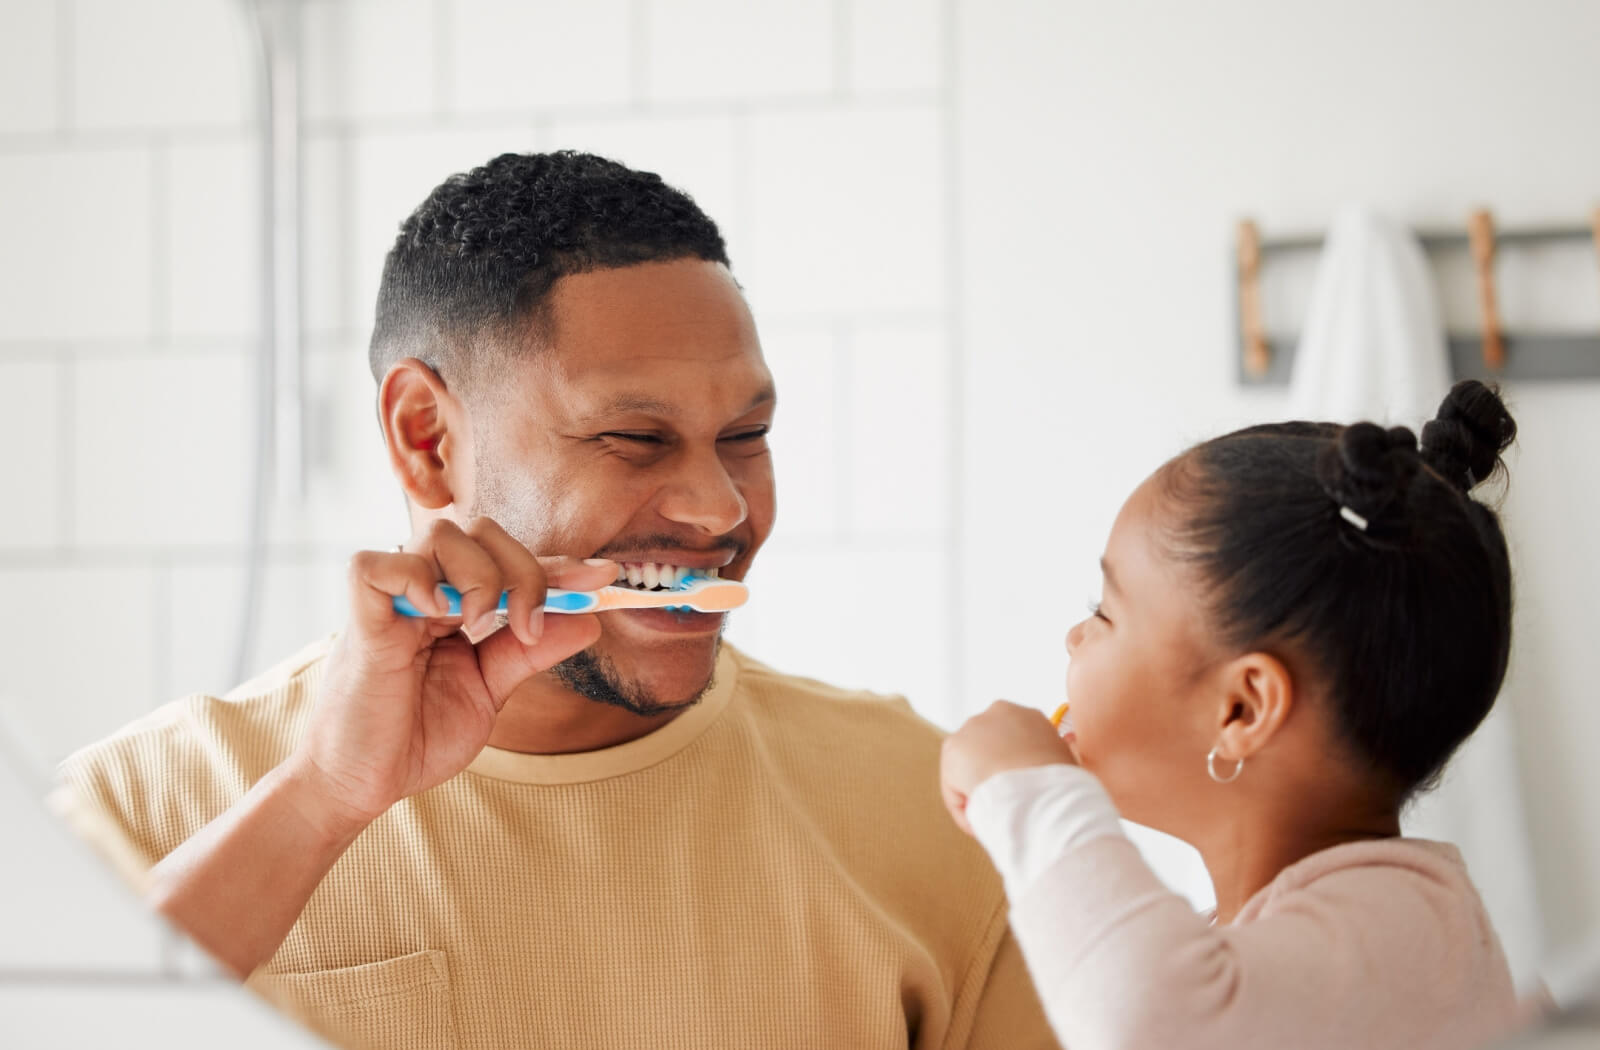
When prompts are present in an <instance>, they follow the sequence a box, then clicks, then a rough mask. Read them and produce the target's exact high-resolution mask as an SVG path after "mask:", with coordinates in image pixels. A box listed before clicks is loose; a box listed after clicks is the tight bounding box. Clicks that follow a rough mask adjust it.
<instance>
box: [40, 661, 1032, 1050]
mask: <svg viewBox="0 0 1600 1050" xmlns="http://www.w3.org/2000/svg"><path fill="white" fill-rule="evenodd" d="M327 648H328V645H327V643H326V642H324V643H319V644H318V645H316V646H313V647H312V648H311V649H308V650H307V651H305V652H304V653H302V654H300V655H299V656H298V657H296V658H295V659H293V660H291V661H289V662H287V663H285V664H283V665H281V666H280V667H278V668H277V669H275V670H274V671H273V672H269V674H268V675H266V676H264V677H262V678H260V679H257V680H255V681H254V682H252V683H248V684H247V685H246V686H243V687H240V689H238V690H235V691H234V692H233V693H231V694H229V696H228V697H227V698H215V697H208V696H194V697H189V698H187V699H184V700H181V701H178V702H176V703H173V704H169V705H167V706H166V707H164V708H162V709H160V710H159V711H157V712H155V713H154V714H152V715H150V716H149V717H147V718H145V719H143V720H141V721H139V722H136V723H134V724H133V725H131V726H129V727H128V728H127V729H125V730H124V731H122V732H121V733H119V734H117V735H116V736H114V737H112V738H111V739H109V740H106V741H104V742H102V743H100V744H97V745H94V746H92V747H90V748H88V749H86V750H84V751H81V752H79V753H78V754H76V755H74V756H73V757H71V758H69V759H68V760H67V761H66V763H65V764H64V765H63V767H62V777H63V786H62V790H61V791H60V792H59V793H58V799H59V803H60V805H61V808H62V809H63V810H64V812H65V813H66V814H67V816H68V817H69V819H70V820H71V821H72V822H73V824H74V825H75V826H76V827H77V828H78V829H79V830H80V831H81V832H83V833H84V834H85V835H86V836H88V837H89V838H90V839H91V840H92V841H93V842H94V843H95V844H96V845H97V846H98V847H99V848H100V849H101V851H102V852H104V853H105V854H106V855H107V856H108V857H110V858H111V859H112V860H113V861H114V862H115V863H117V864H118V866H119V867H121V868H122V869H123V870H124V872H125V873H126V874H127V875H128V876H129V877H130V878H134V879H139V878H140V877H142V875H143V874H144V873H145V872H147V871H148V869H149V868H150V867H151V866H152V865H154V864H155V863H156V862H157V861H158V860H160V859H161V858H162V857H164V856H165V855H166V854H167V853H169V852H171V851H172V850H173V849H174V848H175V847H176V846H177V845H178V844H179V843H181V842H182V841H183V840H184V839H186V838H188V837H189V836H190V835H193V834H194V833H195V832H196V831H198V830H199V829H200V828H201V827H202V826H204V825H205V824H206V823H207V822H209V821H210V820H212V819H213V818H215V817H216V816H217V815H218V814H220V813H221V812H222V811H223V810H224V809H226V808H227V807H228V806H229V805H231V804H232V803H234V802H235V801H237V800H238V799H239V798H240V796H242V795H243V794H244V793H245V791H246V790H247V789H248V788H249V787H250V785H252V784H254V783H255V782H256V781H257V780H258V779H260V777H261V776H262V775H263V774H264V773H266V772H267V770H268V769H270V768H271V767H272V766H274V765H275V764H277V763H278V762H280V761H282V760H283V759H284V757H285V756H286V755H287V754H288V753H289V751H290V749H291V747H292V746H293V744H294V742H295V740H296V739H297V738H298V736H299V734H300V733H301V731H302V730H303V728H304V726H305V723H306V718H307V715H308V714H309V712H310V710H311V707H312V704H313V703H314V701H315V698H316V696H317V692H318V689H319V683H320V681H321V678H322V668H323V659H324V656H325V654H326V652H327ZM938 750H939V733H938V731H937V730H936V729H935V728H933V727H932V726H930V725H929V724H928V723H926V722H924V721H922V720H921V719H920V718H918V717H917V716H916V715H915V714H913V713H912V711H911V709H910V707H909V706H908V705H907V704H906V703H905V701H903V700H901V699H898V698H884V697H879V696H875V695H872V694H865V693H855V692H844V691H841V690H838V689H834V688H831V687H829V686H826V685H823V684H821V683H818V682H813V681H809V680H805V679H800V678H793V677H789V676H786V675H782V674H779V673H777V672H775V671H773V670H771V669H770V668H767V667H765V666H763V665H761V664H759V663H757V662H755V661H753V660H751V659H749V658H748V657H745V656H744V655H742V654H740V653H738V652H736V651H734V650H733V649H732V648H731V647H724V650H723V654H722V656H721V658H720V660H719V661H718V664H717V674H716V682H715V685H714V686H713V687H712V690H711V691H710V692H709V693H708V694H707V695H706V696H705V697H704V698H703V699H702V700H701V701H700V702H699V703H698V704H697V705H695V706H694V707H693V708H691V709H689V710H688V711H687V712H685V713H684V714H682V715H680V716H679V717H678V718H677V719H675V720H674V721H672V722H670V723H668V724H667V725H666V726H665V727H663V728H662V729H660V730H657V731H656V732H654V733H651V734H650V735H649V736H646V737H643V738H641V739H638V740H634V741H632V742H629V743H626V744H622V745H620V746H618V747H614V748H608V749H606V750H602V751H595V752H589V753H585V754H574V755H525V754H518V753H515V752H509V751H502V750H498V749H495V748H487V749H485V750H484V752H483V753H482V754H481V755H479V756H478V758H477V759H476V760H474V761H473V763H472V765H471V766H469V767H468V768H467V770H466V771H464V772H463V773H461V774H459V775H457V776H456V777H454V778H453V779H451V780H449V781H447V782H446V783H444V784H441V785H440V786H438V787H436V788H433V789H432V790H430V791H426V792H424V793H422V794H420V795H416V796H414V797H412V798H409V799H407V800H405V801H404V802H401V803H400V804H399V805H396V806H395V807H394V808H393V809H391V810H390V811H389V812H388V813H387V814H385V815H384V816H383V817H382V818H381V819H379V820H378V821H377V822H376V823H374V824H373V825H371V826H370V827H369V828H368V829H367V830H366V831H365V832H364V833H363V834H362V835H361V836H360V837H359V838H358V839H357V840H356V842H355V844H354V845H352V846H351V848H350V849H349V851H348V852H347V853H346V854H345V855H344V856H343V857H342V858H341V859H340V860H339V862H338V863H337V864H336V865H335V866H334V868H333V870H332V871H331V872H330V873H329V875H328V877H327V879H326V880H325V881H324V882H323V883H322V885H321V886H320V887H318V889H317V891H316V892H315V894H313V896H312V898H311V900H310V902H309V904H308V905H307V907H306V910H305V912H304V913H303V914H302V915H301V917H300V920H299V922H298V923H296V925H295V926H294V928H293V930H292V931H291V932H290V934H289V936H288V938H287V939H286V940H285V941H284V943H283V946H282V947H281V948H280V949H279V951H278V952H277V954H276V955H275V956H273V958H272V959H271V960H270V961H269V962H268V963H267V964H266V965H265V966H264V967H263V968H262V969H261V971H259V972H258V973H257V974H256V975H255V976H254V977H252V978H251V984H252V985H253V986H254V987H256V988H257V989H258V990H260V991H261V992H262V993H263V994H265V995H267V996H268V997H269V998H271V999H272V1000H273V1001H275V1002H278V1003H279V1004H281V1005H282V1006H283V1007H284V1008H285V1009H288V1010H290V1011H291V1012H293V1013H295V1014H296V1015H298V1016H300V1017H302V1018H303V1019H305V1020H306V1021H307V1022H308V1023H310V1024H311V1025H313V1026H314V1027H316V1028H317V1029H319V1030H321V1031H322V1032H324V1033H325V1034H328V1035H330V1036H332V1037H333V1038H335V1039H336V1040H337V1041H339V1042H341V1043H343V1044H344V1045H349V1046H357V1047H416V1048H418V1050H422V1048H427V1050H448V1048H452V1047H462V1048H472V1050H479V1048H482V1050H489V1048H495V1050H501V1048H511V1047H563V1048H566V1047H572V1048H585V1047H593V1048H596V1050H600V1048H604V1050H627V1048H635V1047H637V1048H647V1047H648V1048H662V1047H685V1048H691V1047H694V1048H698V1047H738V1048H759V1047H774V1048H776V1047H785V1048H788V1047H816V1048H828V1050H833V1048H838V1050H844V1048H857V1047H859V1048H878V1047H882V1048H886V1050H887V1048H890V1047H894V1048H905V1047H907V1046H910V1047H913V1048H917V1050H924V1048H926V1050H932V1048H935V1047H947V1048H948V1047H973V1048H990V1047H993V1048H997V1050H998V1048H1006V1050H1015V1048H1030V1047H1053V1046H1054V1045H1055V1043H1054V1040H1053V1039H1052V1037H1051V1036H1050V1034H1049V1029H1048V1027H1047V1025H1046V1022H1045V1020H1044V1016H1043V1013H1042V1011H1041V1009H1040V1006H1039V1004H1038V1000H1037V998H1036V997H1035V995H1034V992H1033V990H1032V987H1031V985H1030V984H1029V981H1028V977H1027V974H1026V971H1025V969H1024V966H1023V964H1022V961H1021V958H1020V955H1019V953H1018V951H1017V948H1016V945H1015V943H1014V942H1013V940H1012V939H1011V938H1010V936H1009V935H1008V933H1007V930H1006V906H1005V902H1004V899H1003V895H1002V891H1001V886H1000V881H999V878H998V876H997V875H996V874H995V873H994V870H993V869H992V868H991V867H990V865H989V863H988V861H987V859H986V858H985V856H984V854H983V852H982V850H981V849H979V847H978V846H977V845H976V844H975V843H973V842H972V841H971V840H970V839H968V838H967V837H966V836H964V835H962V834H960V833H959V832H958V831H957V830H956V829H955V827H954V826H953V825H952V823H951V821H950V819H949V818H948V817H947V816H946V815H945V813H944V812H943V807H942V805H941V803H940V800H939V796H938V787H937V785H938V779H937V766H938ZM249 906H250V902H249V901H247V900H241V901H240V902H239V907H240V908H248V907H249Z"/></svg>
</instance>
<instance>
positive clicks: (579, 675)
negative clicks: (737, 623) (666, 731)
mask: <svg viewBox="0 0 1600 1050" xmlns="http://www.w3.org/2000/svg"><path fill="white" fill-rule="evenodd" d="M714 645H715V648H714V649H713V650H712V661H713V663H714V662H715V661H716V657H717V654H719V653H721V651H722V634H721V632H718V634H717V637H716V641H715V643H714ZM550 673H551V674H553V675H555V676H556V678H557V679H558V680H559V681H560V682H561V684H562V685H564V686H566V687H567V688H568V689H571V690H572V691H573V692H574V693H577V694H578V695H579V696H581V697H584V698H585V699H588V700H593V701H594V702H595V703H598V704H610V705H611V706H612V707H620V708H622V709H623V710H624V711H631V712H633V713H634V714H636V715H642V716H649V715H660V714H665V713H667V712H668V711H681V710H683V709H684V708H687V707H692V706H694V705H695V704H697V703H699V702H700V698H701V697H703V696H705V695H706V693H708V692H710V691H711V686H712V685H713V684H714V683H715V681H716V678H715V676H714V675H713V676H711V677H708V678H707V679H706V682H705V685H702V686H701V687H700V689H699V691H698V692H696V693H695V694H694V695H693V696H691V697H689V698H688V699H687V700H680V701H678V702H676V703H664V702H662V701H661V700H660V699H659V698H658V697H656V696H654V695H653V694H652V693H651V692H650V689H649V687H648V686H646V685H645V684H644V683H643V682H640V681H637V680H634V679H628V678H624V677H623V675H622V672H620V671H618V670H617V665H616V664H614V663H612V662H611V661H610V660H609V659H607V658H606V657H604V656H602V655H600V654H599V653H597V652H595V650H594V649H592V648H590V649H585V650H583V651H582V652H580V653H575V654H573V655H572V656H569V657H567V658H566V659H565V660H563V661H561V662H560V663H558V664H556V665H555V666H554V667H552V668H550Z"/></svg>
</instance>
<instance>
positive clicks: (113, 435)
mask: <svg viewBox="0 0 1600 1050" xmlns="http://www.w3.org/2000/svg"><path fill="white" fill-rule="evenodd" d="M254 383H255V375H254V373H253V371H252V365H251V361H250V359H249V357H248V355H246V354H244V353H241V352H238V351H217V352H214V353H194V352H186V353H182V354H172V355H170V356H162V357H153V358H142V359H140V358H133V357H122V358H91V359H87V360H84V361H82V362H80V363H79V365H78V370H77V399H78V400H77V413H76V417H75V419H74V422H75V424H76V439H75V446H76V448H75V453H76V458H75V467H74V473H75V477H74V481H75V485H76V488H75V496H74V506H75V507H76V510H77V516H76V520H75V521H74V523H73V529H74V538H75V539H76V540H77V542H79V543H82V544H84V545H86V546H99V547H126V546H129V545H147V546H150V547H173V546H179V547H181V546H185V545H192V544H203V545H231V546H234V547H236V548H242V547H243V546H244V542H245V537H246V526H247V521H246V513H245V507H246V502H245V496H246V493H247V491H248V486H247V480H246V479H247V474H248V472H249V465H250V462H251V460H250V455H251V448H252V438H251V435H252V429H251V428H252V427H253V426H254V415H253V412H254V409H253V404H252V399H251V394H250V392H251V390H252V389H253V384H254Z"/></svg>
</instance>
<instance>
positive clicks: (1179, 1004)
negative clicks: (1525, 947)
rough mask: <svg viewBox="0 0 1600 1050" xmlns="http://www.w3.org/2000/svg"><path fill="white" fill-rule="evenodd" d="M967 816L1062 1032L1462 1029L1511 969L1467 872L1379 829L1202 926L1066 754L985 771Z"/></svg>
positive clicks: (1313, 1035)
mask: <svg viewBox="0 0 1600 1050" xmlns="http://www.w3.org/2000/svg"><path fill="white" fill-rule="evenodd" d="M967 816H968V819H969V821H970V822H971V824H972V827H973V830H974V832H975V834H976V835H977V837H978V840H979V842H981V843H982V844H983V846H984V848H985V849H987V850H988V851H989V854H990V856H991V857H992V858H993V859H994V861H995V863H996V866H997V867H998V868H999V869H1000V871H1001V874H1002V877H1003V878H1004V879H1005V883H1006V889H1007V893H1008V895H1009V896H1010V899H1011V902H1012V911H1011V922H1012V929H1013V931H1014V932H1015V935H1016V937H1017V941H1018V943H1019V944H1020V946H1021V948H1022V953H1023V956H1024V958H1025V960H1026V961H1027V964H1028V970H1029V972H1030V974H1031V975H1032V977H1033V979H1034V982H1035V985H1036V986H1037V988H1038V991H1039V995H1040V999H1041V1001H1042V1002H1043V1004H1044V1008H1045V1012H1046V1015H1047V1016H1048V1017H1049V1019H1050V1023H1051V1026H1052V1027H1053V1028H1054V1030H1055V1033H1056V1036H1057V1038H1058V1039H1060V1041H1061V1042H1062V1044H1063V1045H1064V1046H1068V1047H1071V1048H1072V1050H1123V1048H1128V1047H1154V1046H1181V1047H1185V1048H1188V1050H1212V1048H1215V1050H1250V1048H1254V1047H1261V1048H1267V1047H1271V1048H1274V1050H1277V1048H1280V1047H1285V1046H1294V1047H1297V1048H1300V1050H1323V1048H1327V1050H1334V1048H1339V1050H1344V1048H1348V1047H1352V1046H1361V1047H1365V1048H1368V1050H1378V1048H1387V1047H1395V1048H1399V1047H1405V1048H1407V1050H1418V1048H1435V1047H1438V1048H1445V1047H1469V1046H1473V1045H1477V1044H1478V1043H1479V1042H1481V1041H1482V1040H1484V1039H1485V1038H1488V1037H1491V1036H1495V1035H1498V1034H1500V1033H1501V1031H1503V1029H1504V1027H1505V1025H1506V1023H1507V1017H1508V1011H1509V1006H1510V1005H1511V998H1510V997H1511V992H1510V982H1509V977H1508V976H1506V975H1505V972H1504V962H1503V957H1501V956H1500V955H1499V949H1498V946H1497V944H1496V943H1495V942H1494V935H1493V932H1492V930H1491V929H1489V927H1488V924H1487V920H1486V919H1484V918H1482V909H1481V906H1478V905H1477V903H1476V897H1475V896H1474V895H1473V893H1472V891H1471V888H1470V884H1467V883H1466V881H1465V873H1464V872H1462V873H1460V876H1459V879H1457V878H1453V877H1452V873H1451V871H1450V866H1449V864H1448V862H1446V861H1443V860H1441V859H1438V858H1436V857H1434V856H1433V855H1432V854H1429V853H1428V852H1427V851H1425V850H1422V849H1418V848H1415V847H1408V846H1405V845H1399V844H1394V843H1391V844H1389V845H1388V847H1387V848H1385V847H1384V846H1381V845H1376V844H1375V845H1374V847H1373V848H1372V849H1370V850H1367V851H1365V852H1360V851H1358V854H1357V858H1358V860H1359V862H1358V863H1353V864H1350V865H1348V866H1339V865H1334V866H1331V867H1330V868H1329V869H1328V870H1327V871H1325V872H1322V873H1320V874H1317V875H1316V876H1315V878H1313V879H1311V880H1310V881H1308V882H1307V883H1306V884H1305V885H1302V886H1299V887H1296V888H1291V889H1285V890H1283V891H1281V892H1279V893H1278V894H1277V895H1275V896H1274V898H1273V901H1272V905H1271V909H1270V912H1269V913H1267V914H1264V915H1263V916H1262V917H1260V918H1258V919H1256V920H1255V921H1253V922H1250V923H1248V924H1244V925H1240V926H1221V927H1214V926H1212V925H1210V923H1209V922H1208V921H1207V920H1206V919H1205V918H1203V917H1201V916H1200V915H1197V914H1196V913H1195V912H1194V911H1193V910H1192V909H1191V908H1190V906H1189V904H1188V902H1187V901H1186V900H1184V898H1182V897H1180V896H1179V895H1178V894H1176V893H1173V892H1172V891H1170V890H1168V889H1167V888H1166V886H1165V885H1163V884H1162V883H1161V881H1160V880H1159V879H1158V878H1157V877H1156V875H1155V873H1154V872H1152V871H1151V870H1150V868H1149V866H1148V865H1146V864H1145V863H1144V860H1143V858H1142V857H1141V856H1140V855H1139V852H1138V850H1137V848H1136V847H1135V846H1134V845H1133V843H1132V842H1131V841H1130V840H1129V839H1128V838H1127V837H1126V836H1125V835H1124V834H1122V831H1121V826H1120V824H1119V823H1118V820H1117V815H1116V810H1115V808H1114V807H1113V806H1112V804H1111V800H1110V798H1109V797H1108V796H1107V795H1106V794H1105V791H1104V789H1103V788H1102V787H1101V786H1100V784H1099V782H1098V781H1097V780H1096V779H1095V778H1094V776H1093V775H1092V774H1090V773H1088V772H1087V771H1085V770H1082V769H1078V768H1076V767H1072V766H1065V765H1063V766H1049V767H1041V768H1039V769H1031V770H1021V771H1016V772H1012V773H1006V774H1002V775H1001V776H998V777H994V778H991V779H990V780H989V781H986V782H985V783H984V784H982V785H980V786H979V788H978V789H977V790H976V791H975V792H974V793H973V795H972V797H971V799H970V800H969V802H968V808H967Z"/></svg>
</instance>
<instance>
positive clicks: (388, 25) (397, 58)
mask: <svg viewBox="0 0 1600 1050" xmlns="http://www.w3.org/2000/svg"><path fill="white" fill-rule="evenodd" d="M437 10H438V5H437V4H436V3H434V2H433V0H310V2H308V3H305V4H304V6H303V7H302V9H301V11H302V14H301V20H300V30H301V32H300V39H301V43H302V47H303V49H304V50H303V51H302V61H303V62H304V68H305V79H304V80H303V82H302V83H303V86H304V90H305V100H304V110H303V113H304V116H305V119H306V120H308V121H312V122H317V121H325V120H329V119H334V120H361V119H365V118H372V117H395V116H412V115H419V114H426V113H431V112H433V110H434V108H435V105H436V94H437V92H436V88H437V84H438V62H439V58H438V47H437V44H436V41H435V36H434V34H435V31H436V28H437V17H436V14H437Z"/></svg>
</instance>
